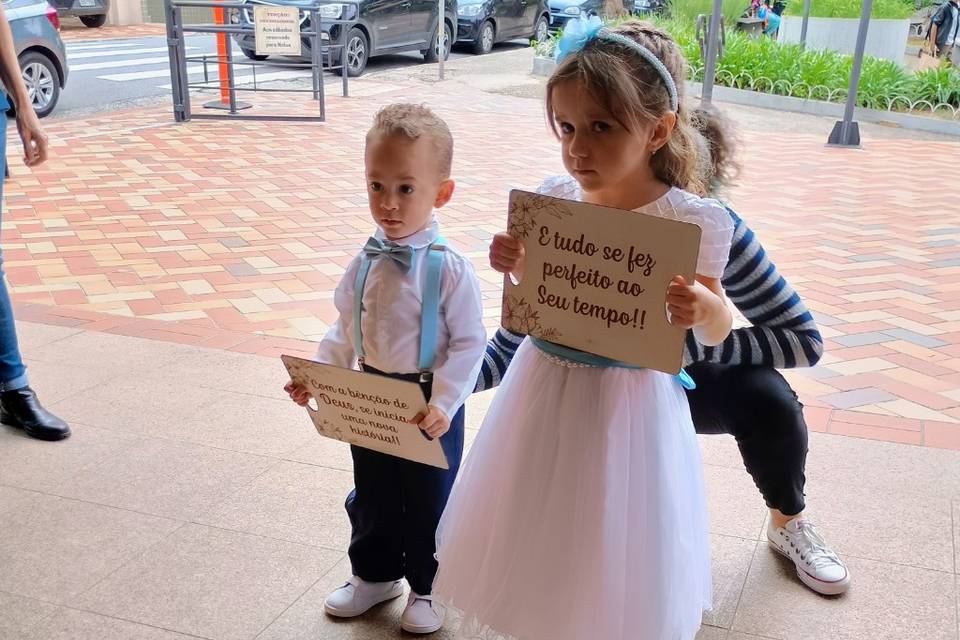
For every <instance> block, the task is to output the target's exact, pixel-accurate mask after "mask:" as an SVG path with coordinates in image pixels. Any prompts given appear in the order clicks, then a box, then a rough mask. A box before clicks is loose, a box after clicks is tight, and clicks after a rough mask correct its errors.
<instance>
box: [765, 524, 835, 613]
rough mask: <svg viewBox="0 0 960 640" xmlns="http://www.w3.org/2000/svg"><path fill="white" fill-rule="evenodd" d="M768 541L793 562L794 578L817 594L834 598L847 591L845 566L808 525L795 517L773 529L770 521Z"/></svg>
mask: <svg viewBox="0 0 960 640" xmlns="http://www.w3.org/2000/svg"><path fill="white" fill-rule="evenodd" d="M767 540H769V542H770V547H771V548H773V549H774V551H778V552H780V553H782V554H783V555H785V556H786V557H787V558H789V559H790V560H793V564H794V565H795V566H796V567H797V576H798V577H799V578H800V580H801V581H802V582H803V584H805V585H807V586H808V587H810V588H811V589H813V590H814V591H816V592H817V593H820V594H822V595H825V596H835V595H839V594H841V593H843V592H845V591H846V590H847V589H849V588H850V573H849V572H848V571H847V567H846V565H844V564H843V562H842V561H841V560H840V558H839V557H838V556H837V554H836V553H834V552H833V551H831V550H830V548H829V547H827V543H826V542H825V541H824V539H823V538H822V537H820V534H819V533H817V531H816V529H814V527H813V524H812V523H811V522H809V521H807V520H804V519H803V518H794V519H793V520H791V521H790V522H788V523H787V526H786V527H776V526H774V524H773V522H771V523H770V525H769V526H768V527H767Z"/></svg>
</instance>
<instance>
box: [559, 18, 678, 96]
mask: <svg viewBox="0 0 960 640" xmlns="http://www.w3.org/2000/svg"><path fill="white" fill-rule="evenodd" d="M597 38H601V39H603V40H608V41H610V42H616V43H618V44H622V45H623V46H625V47H629V48H630V49H633V50H634V51H636V52H637V54H638V55H639V56H640V57H641V58H643V59H644V60H646V61H647V62H649V63H650V65H651V66H653V68H654V69H656V70H657V73H659V74H660V77H661V78H662V79H663V84H664V85H666V87H667V93H669V94H670V108H671V109H672V110H673V111H674V112H676V111H677V109H678V108H679V102H680V101H679V99H678V98H677V85H676V83H675V82H674V81H673V76H672V75H670V71H668V70H667V67H666V65H664V64H663V62H661V60H660V58H658V57H657V56H655V55H654V54H653V52H652V51H650V50H649V49H647V48H646V47H645V46H643V45H642V44H640V43H639V42H636V41H635V40H632V39H630V38H628V37H626V36H624V35H621V34H619V33H616V32H614V31H611V30H610V29H607V28H606V27H605V26H603V20H601V19H600V18H598V17H597V16H592V17H590V18H589V19H588V18H584V17H583V16H580V17H579V18H578V19H576V20H571V21H570V22H568V23H567V26H566V28H565V29H564V30H563V35H561V36H560V41H559V42H558V43H557V54H556V61H557V62H560V61H561V60H563V59H564V58H566V57H567V56H569V55H570V54H572V53H577V52H578V51H580V50H582V49H583V48H584V47H585V46H586V45H587V43H588V42H590V41H591V40H595V39H597Z"/></svg>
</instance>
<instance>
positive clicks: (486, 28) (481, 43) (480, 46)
mask: <svg viewBox="0 0 960 640" xmlns="http://www.w3.org/2000/svg"><path fill="white" fill-rule="evenodd" d="M495 38H496V32H495V30H494V28H493V23H492V22H490V21H489V20H487V21H486V22H484V23H483V24H482V25H480V33H479V34H477V39H476V40H475V41H474V43H473V52H474V53H475V54H477V55H478V56H482V55H484V54H487V53H490V52H491V51H493V42H494V39H495Z"/></svg>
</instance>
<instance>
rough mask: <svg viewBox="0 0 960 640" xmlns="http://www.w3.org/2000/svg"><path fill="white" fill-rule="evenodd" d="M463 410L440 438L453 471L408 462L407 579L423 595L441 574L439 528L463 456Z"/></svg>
mask: <svg viewBox="0 0 960 640" xmlns="http://www.w3.org/2000/svg"><path fill="white" fill-rule="evenodd" d="M463 416H464V410H463V407H461V408H460V410H459V411H458V412H457V413H456V415H455V416H454V417H453V420H451V421H450V430H449V431H447V433H445V434H444V435H443V436H442V437H441V438H440V445H441V446H442V447H443V452H444V453H445V454H446V456H447V462H448V463H449V465H450V469H449V470H443V469H439V468H437V467H431V466H429V465H425V464H419V463H416V462H409V461H404V462H403V463H402V464H403V465H404V470H403V473H404V482H403V489H404V505H405V507H406V513H405V514H404V525H405V526H404V530H405V535H404V543H405V544H404V551H405V553H406V577H407V582H408V583H410V588H411V589H412V590H413V591H414V592H416V593H418V594H420V595H423V596H425V595H430V593H431V592H432V591H433V579H434V577H435V576H436V575H437V559H436V557H435V554H436V552H437V546H436V545H437V525H438V524H440V516H441V515H442V514H443V510H444V508H445V507H446V506H447V498H449V497H450V491H451V489H453V481H454V480H455V479H456V477H457V472H458V471H459V469H460V460H461V458H462V457H463V429H464V418H463Z"/></svg>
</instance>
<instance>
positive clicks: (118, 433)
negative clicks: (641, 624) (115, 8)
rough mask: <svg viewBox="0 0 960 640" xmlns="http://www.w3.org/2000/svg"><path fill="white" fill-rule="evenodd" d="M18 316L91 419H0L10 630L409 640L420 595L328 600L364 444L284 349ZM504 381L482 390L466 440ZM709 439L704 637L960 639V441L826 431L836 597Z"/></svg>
mask: <svg viewBox="0 0 960 640" xmlns="http://www.w3.org/2000/svg"><path fill="white" fill-rule="evenodd" d="M20 330H21V341H22V344H23V345H24V352H25V353H26V354H27V356H28V358H29V359H30V364H31V370H30V373H31V375H32V376H33V380H34V382H35V386H36V387H37V389H38V390H39V392H40V393H41V397H42V398H44V399H45V401H47V402H48V403H49V404H50V405H51V406H52V407H54V408H55V409H56V410H57V411H58V412H60V413H62V414H63V415H64V416H65V417H68V418H69V419H70V420H71V421H72V422H73V426H74V431H75V434H74V437H72V438H71V439H69V440H67V441H65V442H61V443H42V442H37V441H33V440H29V439H27V438H25V437H23V436H22V434H20V433H18V432H15V431H13V430H11V429H8V428H6V427H0V523H2V524H0V532H2V535H0V639H2V640H8V639H9V640H68V639H69V640H88V639H89V640H113V639H117V640H182V639H184V638H204V639H208V640H220V639H221V638H222V639H224V640H227V639H230V640H233V639H250V640H253V639H254V638H256V639H257V640H341V639H343V640H360V639H362V640H380V639H386V638H399V637H402V634H401V633H400V632H399V629H398V624H397V619H398V617H399V614H400V611H401V609H402V606H403V602H404V600H403V599H398V600H397V601H394V602H392V603H388V604H385V605H383V606H382V607H379V608H377V609H375V610H374V611H372V612H371V613H370V614H369V615H368V616H366V617H365V618H364V619H362V620H356V621H352V622H347V623H343V622H336V621H333V620H331V619H329V618H328V617H326V616H325V615H324V614H323V613H322V610H321V603H322V601H323V597H324V596H325V595H326V594H327V592H328V591H329V590H330V589H332V588H334V587H336V586H338V585H339V584H341V583H342V581H343V580H345V579H346V578H347V577H348V576H349V563H348V562H347V561H346V557H345V553H344V550H345V548H346V544H347V540H348V535H349V530H348V525H347V519H346V515H345V514H344V512H343V507H342V505H343V498H344V495H345V493H346V492H347V490H348V489H349V487H350V485H351V478H350V465H351V462H350V456H349V451H348V450H347V448H346V447H345V446H344V445H340V444H339V443H335V442H331V441H327V440H323V439H321V438H319V437H318V436H316V434H315V433H314V432H313V431H312V427H311V426H310V423H309V421H308V419H307V417H306V416H305V415H304V414H302V413H301V410H299V409H298V408H296V407H294V406H293V405H292V404H290V403H288V402H286V401H284V400H283V395H282V392H280V387H281V385H282V383H283V382H284V379H283V369H282V366H280V365H279V362H275V361H273V360H269V359H265V358H261V357H258V356H244V355H238V354H233V353H223V352H220V351H212V350H204V349H196V348H193V347H185V346H182V345H175V344H166V343H161V342H153V341H146V340H138V339H135V338H127V337H122V336H110V335H106V334H87V333H82V332H77V331H76V330H73V329H64V328H61V327H48V326H42V325H32V324H23V325H21V327H20ZM91 350H93V351H92V352H93V353H96V354H98V356H99V358H98V362H100V363H101V364H100V365H95V366H90V363H89V361H88V357H89V354H90V353H91ZM108 361H109V362H111V364H110V365H109V366H107V365H105V364H102V363H106V362H108ZM227 381H229V384H227ZM491 397H492V394H489V393H487V394H483V395H481V396H477V397H474V398H472V399H471V400H470V406H469V408H468V427H470V428H471V430H470V431H468V438H467V439H468V442H469V441H470V440H471V439H472V438H473V437H474V436H475V435H476V431H475V429H476V428H478V427H479V426H480V424H481V422H482V416H483V413H484V412H485V410H486V407H487V406H488V404H489V402H490V399H491ZM701 446H702V451H703V459H704V465H705V477H706V481H707V484H708V496H709V501H710V517H711V524H712V526H711V528H712V534H713V535H712V536H711V545H712V552H713V564H714V611H713V612H711V613H710V614H709V615H708V616H707V617H706V618H705V626H704V627H703V629H702V631H701V633H700V635H699V636H698V640H764V639H767V640H770V639H772V640H792V639H794V638H796V639H798V640H799V639H803V640H821V639H822V640H847V639H849V640H853V639H857V640H859V639H863V640H867V639H869V640H887V639H889V640H912V639H918V640H919V639H923V640H960V636H958V620H957V609H958V606H960V588H958V582H960V577H958V572H960V557H958V556H957V553H956V550H957V549H958V548H960V454H957V453H956V452H950V451H941V450H932V449H921V448H916V447H908V446H903V445H896V444H890V443H882V442H872V441H866V440H855V439H849V438H842V437H836V436H823V435H819V434H814V435H813V437H812V439H811V447H810V448H811V452H810V456H809V460H808V463H809V464H808V472H807V476H808V480H809V483H808V488H807V493H808V506H809V511H808V513H809V515H810V516H811V517H812V518H814V519H815V520H816V521H817V522H818V523H819V524H820V525H821V530H822V531H823V533H824V534H825V535H826V537H827V539H828V540H829V541H830V542H831V543H832V544H833V545H834V546H835V547H836V548H837V549H838V550H839V551H841V552H842V554H843V555H844V557H845V558H846V559H847V561H848V562H849V565H850V568H851V572H852V575H853V577H854V585H853V588H852V590H851V591H850V593H849V594H847V595H846V596H843V597H840V598H822V597H820V596H817V595H815V594H813V593H811V592H810V591H809V590H807V589H806V588H805V587H803V586H802V585H801V584H800V583H799V582H798V581H797V579H796V577H795V575H794V573H793V567H792V566H791V565H789V564H788V563H787V562H786V561H785V560H783V559H782V558H780V557H779V556H776V555H774V554H773V553H771V552H770V550H769V549H768V548H767V546H766V544H765V543H764V541H763V538H764V526H765V519H766V513H765V509H764V507H763V504H762V501H761V499H760V496H759V494H758V492H757V490H756V488H755V486H754V485H753V482H752V480H751V479H750V478H749V477H748V476H747V475H746V473H745V472H744V471H743V467H742V464H741V462H740V459H739V454H738V451H737V448H736V445H735V443H734V442H733V441H732V440H731V439H730V438H725V437H709V438H704V439H702V440H701ZM434 637H435V638H437V639H438V640H452V638H453V634H452V633H451V632H450V631H449V630H445V631H443V632H441V633H438V634H436V636H434ZM641 640H642V639H641Z"/></svg>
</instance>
